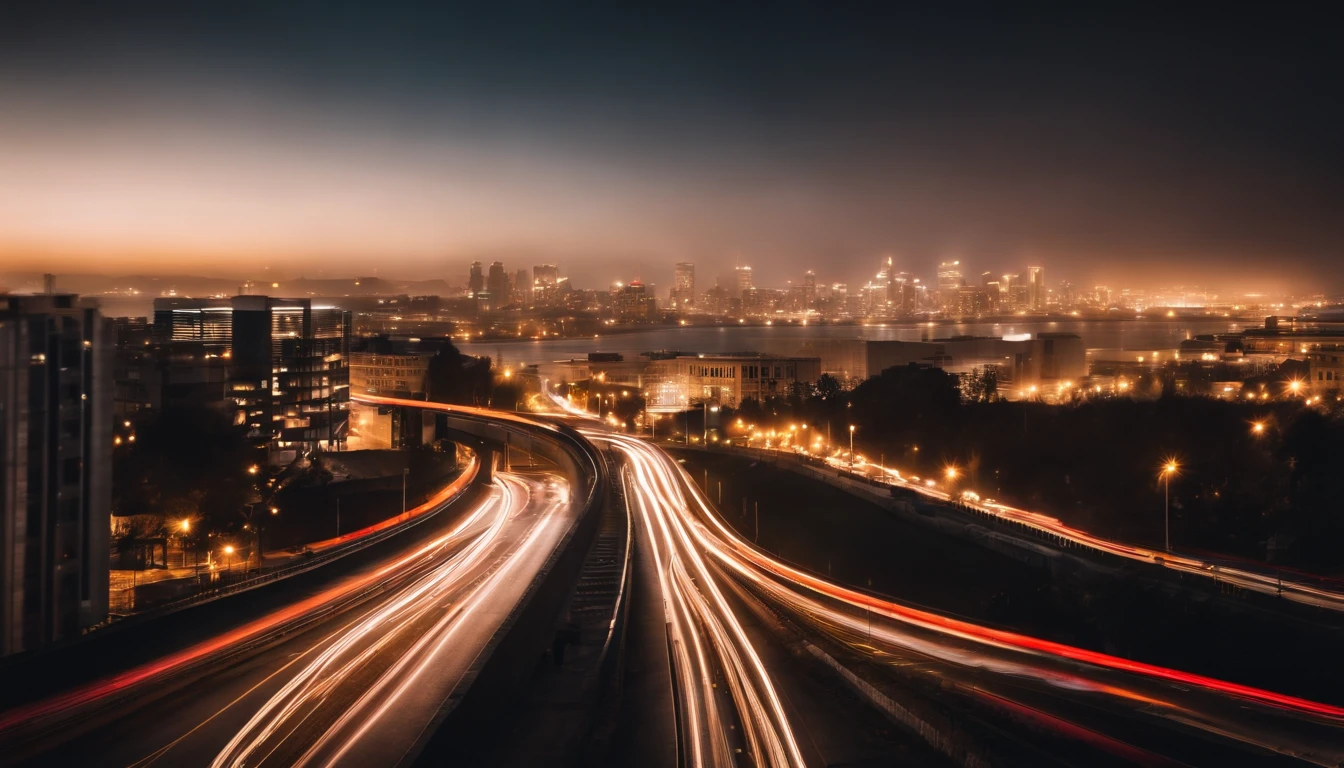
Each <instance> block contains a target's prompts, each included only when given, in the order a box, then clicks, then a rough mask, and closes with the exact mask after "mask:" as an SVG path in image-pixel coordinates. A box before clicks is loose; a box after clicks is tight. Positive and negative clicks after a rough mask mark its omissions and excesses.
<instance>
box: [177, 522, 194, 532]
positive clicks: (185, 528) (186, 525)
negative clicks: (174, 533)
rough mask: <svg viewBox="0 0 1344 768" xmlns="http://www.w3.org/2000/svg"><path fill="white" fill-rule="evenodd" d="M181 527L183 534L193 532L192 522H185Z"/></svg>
mask: <svg viewBox="0 0 1344 768" xmlns="http://www.w3.org/2000/svg"><path fill="white" fill-rule="evenodd" d="M179 527H180V528H181V529H182V532H183V533H187V532H188V531H190V530H191V521H190V520H183V521H182V523H181V524H180V526H179Z"/></svg>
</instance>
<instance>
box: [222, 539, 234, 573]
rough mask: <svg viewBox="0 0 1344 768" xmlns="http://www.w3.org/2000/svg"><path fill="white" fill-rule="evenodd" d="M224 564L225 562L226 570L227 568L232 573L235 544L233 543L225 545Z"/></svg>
mask: <svg viewBox="0 0 1344 768" xmlns="http://www.w3.org/2000/svg"><path fill="white" fill-rule="evenodd" d="M224 564H225V570H227V571H229V572H230V573H232V572H233V545H232V544H228V545H226V546H225V547H224Z"/></svg>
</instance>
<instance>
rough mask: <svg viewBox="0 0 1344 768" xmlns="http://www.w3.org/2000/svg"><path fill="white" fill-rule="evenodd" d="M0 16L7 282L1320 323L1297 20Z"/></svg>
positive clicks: (1338, 259) (1, 211)
mask: <svg viewBox="0 0 1344 768" xmlns="http://www.w3.org/2000/svg"><path fill="white" fill-rule="evenodd" d="M17 5H18V4H6V5H5V7H4V9H3V10H0V258H3V259H4V260H5V261H6V262H8V265H9V266H12V267H14V268H40V269H48V268H51V267H52V265H55V266H57V267H58V268H61V269H64V270H67V271H75V270H80V271H121V272H127V271H171V272H176V273H182V272H190V273H195V274H223V275H236V274H240V273H245V272H247V271H248V270H253V269H256V268H257V267H259V266H261V265H269V266H271V267H272V268H273V269H278V270H282V271H284V272H287V273H289V274H294V275H297V274H300V273H304V274H307V275H309V276H319V275H325V276H338V275H352V274H375V273H376V274H380V275H384V276H389V277H446V278H448V279H450V280H451V281H452V282H454V283H461V282H463V281H464V280H465V275H466V264H467V263H468V262H469V261H471V260H473V259H482V260H491V259H496V258H499V259H502V260H504V261H505V263H506V264H507V265H508V266H509V267H510V268H511V269H512V268H516V267H522V266H530V265H531V264H534V263H540V262H543V261H554V262H558V263H559V264H560V265H561V267H562V274H569V275H571V276H572V277H573V279H574V281H575V282H576V283H577V284H579V285H581V286H584V285H586V286H590V287H597V286H603V285H605V284H606V283H607V282H609V281H611V280H614V279H629V278H632V277H643V278H644V279H646V280H652V281H654V282H657V283H658V284H659V285H660V286H666V285H668V283H669V281H670V274H671V264H672V262H674V261H680V260H689V261H694V262H696V263H697V264H699V265H701V267H700V272H701V283H702V287H707V284H708V282H709V281H710V280H712V277H713V275H714V274H715V273H716V271H718V270H719V269H720V268H721V267H724V266H731V265H732V264H734V263H746V264H751V265H753V266H754V267H755V268H756V271H757V274H758V276H759V277H758V280H757V282H758V284H767V285H774V284H782V283H783V281H784V280H787V279H790V278H796V277H797V276H798V275H799V274H800V273H801V271H802V270H804V269H807V268H813V269H816V270H817V271H818V274H819V276H820V278H821V279H822V280H825V281H830V280H847V281H858V280H862V279H863V278H866V277H868V276H870V275H871V273H873V272H874V271H876V268H877V264H878V261H879V260H880V259H882V258H884V257H885V256H886V255H888V254H890V255H892V256H893V257H894V259H895V262H896V263H897V265H898V267H900V268H904V269H907V270H910V271H913V272H915V273H916V274H925V275H930V276H931V272H932V267H933V265H934V264H935V263H936V262H937V261H938V260H940V259H943V258H960V259H962V260H963V262H965V263H966V264H967V265H968V269H967V271H968V272H971V273H975V274H978V273H979V271H981V270H985V269H988V270H994V271H996V272H1002V271H1008V270H1011V271H1023V270H1024V268H1025V266H1026V264H1027V263H1028V262H1031V263H1042V264H1044V265H1046V268H1047V274H1048V276H1049V278H1050V279H1051V281H1052V282H1054V281H1056V280H1060V279H1071V280H1074V281H1076V282H1079V283H1082V284H1085V285H1091V284H1093V283H1097V282H1105V283H1108V284H1112V285H1116V284H1120V283H1125V282H1131V283H1149V284H1155V283H1168V284H1171V283H1177V282H1182V281H1184V282H1197V283H1200V284H1203V285H1210V286H1216V287H1224V288H1244V289H1247V290H1249V289H1253V288H1258V287H1262V286H1265V285H1270V286H1272V287H1277V288H1286V287H1292V288H1295V289H1311V288H1315V289H1318V290H1326V291H1332V292H1333V291H1338V290H1340V289H1344V250H1342V247H1344V161H1342V158H1341V150H1340V147H1341V137H1342V136H1344V93H1342V92H1341V91H1344V71H1342V70H1344V66H1342V65H1341V61H1344V57H1341V56H1339V55H1338V54H1337V51H1335V50H1332V46H1335V45H1336V37H1335V34H1334V30H1336V27H1335V25H1333V24H1332V23H1329V22H1328V20H1327V18H1326V17H1324V16H1313V13H1314V12H1312V11H1306V10H1293V9H1291V8H1286V7H1281V6H1279V5H1273V6H1268V5H1267V6H1265V7H1264V8H1263V9H1261V11H1260V14H1259V15H1249V14H1248V15H1239V16H1232V15H1227V14H1230V13H1232V12H1231V11H1228V10H1226V9H1216V10H1213V11H1210V12H1207V13H1203V14H1195V13H1188V14H1174V13H1170V12H1152V13H1149V14H1146V15H1136V14H1134V13H1133V11H1132V10H1131V11H1129V12H1126V13H1121V12H1118V11H1117V12H1115V13H1109V14H1108V13H1104V12H1099V11H1097V10H1096V9H1093V8H1087V9H1074V10H1069V11H1066V12H1064V13H1060V12H1058V11H1055V12H1044V11H1040V12H1023V11H1015V12H1012V13H1009V12H1007V11H1003V10H998V11H993V12H990V11H987V10H985V9H984V8H977V7H974V6H959V7H947V8H944V9H941V10H940V11H938V12H937V13H936V14H931V13H929V12H926V11H921V12H914V11H910V12H903V13H902V12H892V11H891V10H890V9H885V10H884V9H883V6H881V5H878V4H871V5H861V4H841V3H816V4H804V5H787V4H781V5H774V6H767V5H765V4H747V3H719V4H706V5H691V4H679V5H678V6H677V8H678V10H676V11H675V12H673V11H663V12H650V11H648V10H647V9H644V8H639V9H636V6H638V5H641V4H637V3H630V4H626V5H625V6H618V5H612V6H598V5H582V6H574V7H572V8H568V9H561V8H558V7H551V8H547V7H546V6H544V5H524V4H505V3H481V4H475V5H473V6H468V7H467V9H466V10H454V11H447V10H442V9H429V8H428V7H426V8H417V7H416V6H413V5H409V4H394V3H378V4H369V5H367V6H365V5H360V4H356V3H331V4H324V3H317V2H307V3H289V4H283V5H285V8H284V9H273V8H271V7H270V6H272V5H282V4H281V3H255V4H248V3H219V4H215V5H202V4H185V5H180V4H172V5H167V4H165V5H160V6H151V5H144V4H141V5H136V6H132V7H133V10H127V9H126V7H120V8H117V9H115V10H113V9H109V8H105V9H101V10H99V9H96V8H94V7H85V6H82V5H75V4H61V3H55V4H52V3H41V4H39V3H30V4H24V5H25V6H28V7H15V6H17ZM109 5H111V4H109ZM115 5H121V4H115ZM550 5H555V6H558V5H560V4H550ZM842 5H843V6H844V7H843V8H842V7H841V6H842ZM39 6H40V7H39ZM426 6H428V4H426Z"/></svg>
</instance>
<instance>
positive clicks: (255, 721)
mask: <svg viewBox="0 0 1344 768" xmlns="http://www.w3.org/2000/svg"><path fill="white" fill-rule="evenodd" d="M498 479H499V482H498V484H497V485H495V486H494V487H493V488H492V489H491V494H490V497H489V498H488V499H487V500H486V502H485V503H484V504H482V505H481V506H480V507H478V509H477V510H476V511H475V512H474V513H473V514H472V517H471V519H470V520H469V521H468V523H469V524H470V525H472V526H474V525H475V523H476V522H477V521H480V520H482V519H483V520H485V521H487V523H488V525H487V527H486V529H485V530H484V532H479V533H476V534H475V536H474V538H473V539H472V540H471V541H470V543H469V544H467V546H466V547H465V548H463V549H462V550H461V551H458V552H456V553H454V554H453V555H451V556H450V557H448V558H447V559H444V560H443V561H442V562H441V563H439V564H438V565H436V566H435V567H433V568H432V569H431V570H429V571H428V572H426V573H424V574H423V575H421V576H419V577H418V578H416V579H415V580H414V581H413V582H412V583H410V584H409V585H407V587H406V588H404V589H402V590H400V591H399V592H398V593H397V594H396V595H395V596H394V597H393V599H391V600H388V601H385V602H384V603H383V604H381V605H379V606H377V607H376V608H375V609H374V610H372V611H370V612H368V613H365V614H364V615H362V616H360V617H359V618H358V619H356V620H355V621H353V622H351V623H349V624H347V625H346V626H344V627H341V628H340V629H339V630H337V631H336V632H333V633H332V634H331V635H330V636H328V637H327V638H326V639H325V640H324V641H322V643H320V644H318V645H317V646H315V648H314V649H313V651H310V652H309V653H308V654H305V656H314V657H313V658H312V659H311V660H310V661H308V662H307V663H306V664H304V665H303V666H302V667H300V668H299V669H297V670H295V671H294V672H292V673H291V675H290V678H289V681H288V682H286V683H285V685H284V686H283V687H282V688H281V689H280V691H278V692H277V693H275V694H274V695H273V696H271V698H270V699H269V700H268V701H266V702H265V703H264V704H263V705H261V706H260V707H258V708H257V710H256V712H255V713H254V714H253V715H252V717H251V719H250V720H249V721H248V722H247V724H246V725H245V726H244V727H243V728H242V729H241V730H239V731H238V733H237V734H235V735H234V737H233V738H232V739H231V740H230V741H229V743H228V744H227V745H225V747H224V749H223V750H221V752H220V753H219V755H217V756H216V758H215V760H214V762H213V763H211V765H212V766H213V767H214V768H224V766H243V765H258V764H260V763H262V762H264V761H265V759H266V758H267V756H269V755H270V754H271V752H272V751H273V750H274V748H275V746H276V742H278V741H283V740H285V739H286V738H288V737H290V736H291V734H293V732H294V731H295V730H297V729H298V728H299V727H300V726H301V725H302V724H303V722H304V721H305V720H306V719H307V718H308V717H309V716H310V715H311V714H312V712H313V711H314V710H316V709H317V708H319V707H321V706H322V705H323V703H324V701H325V700H326V699H327V697H328V696H329V695H330V694H331V693H332V692H333V691H335V690H336V689H337V688H338V687H339V686H341V685H346V684H349V683H350V682H351V680H352V679H353V678H355V677H356V675H357V674H358V673H359V672H361V671H362V670H363V669H365V668H366V667H367V665H369V664H370V663H372V662H373V661H374V660H375V659H376V658H377V657H378V656H379V655H380V654H383V653H385V652H387V650H388V646H389V645H391V644H392V642H393V641H394V640H397V639H398V638H400V637H401V636H402V635H403V634H405V633H409V632H413V631H414V630H415V629H416V627H417V625H418V624H420V623H421V622H423V621H424V620H425V619H426V617H427V616H428V615H429V614H430V613H431V612H434V611H437V610H438V609H440V608H441V607H442V604H443V603H445V602H448V598H449V597H451V596H452V595H453V592H454V590H456V589H458V588H460V586H461V585H460V582H459V580H460V578H461V576H462V574H463V573H464V572H466V571H468V570H470V569H471V568H473V567H476V566H478V565H479V564H480V563H481V561H482V560H483V559H484V558H485V556H486V555H487V554H488V553H489V552H490V550H491V547H492V545H493V544H494V543H495V542H496V540H497V538H498V536H499V533H500V531H501V530H502V529H503V527H504V524H505V522H506V521H507V520H508V519H509V516H510V515H511V514H517V513H518V512H519V511H520V510H521V509H522V507H523V506H524V505H525V504H526V500H527V497H528V495H529V491H528V487H527V485H526V484H524V483H523V482H522V481H520V480H518V479H517V478H513V477H507V476H502V475H501V476H500V477H499V478H498ZM445 543H446V542H445ZM449 615H450V616H452V617H454V618H455V617H457V616H458V615H459V614H458V613H456V612H454V613H451V614H449ZM440 624H441V622H440ZM440 624H436V625H435V626H434V629H433V630H431V631H430V632H428V633H426V634H425V635H424V637H431V636H433V635H435V634H436V633H437V632H441V631H443V628H442V627H441V626H440ZM318 649H320V652H319V651H318ZM380 685H381V681H380ZM347 717H348V714H347ZM344 722H346V720H345V717H342V719H341V720H340V721H338V725H340V724H343V723H344ZM369 722H372V721H369ZM366 726H367V724H366ZM341 730H342V729H340V728H337V727H333V728H332V729H330V730H329V731H328V732H327V734H326V735H324V737H323V739H324V740H325V739H326V738H327V736H329V735H331V734H333V733H339V732H341ZM362 733H363V731H361V734H362ZM301 763H302V761H301V762H300V764H301Z"/></svg>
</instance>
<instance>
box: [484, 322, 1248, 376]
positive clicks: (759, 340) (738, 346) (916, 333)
mask: <svg viewBox="0 0 1344 768" xmlns="http://www.w3.org/2000/svg"><path fill="white" fill-rule="evenodd" d="M1255 325H1258V324H1255ZM1245 327H1246V323H1244V322H1241V323H1238V322H1233V321H1230V320H1129V321H1094V320H1030V321H1022V322H1004V323H957V324H950V325H937V326H933V327H930V326H928V325H926V324H921V323H900V324H898V323H887V324H885V325H866V326H861V325H844V326H841V325H808V326H743V327H728V326H723V327H716V328H682V327H670V328H659V329H657V330H651V331H641V332H639V333H625V334H610V335H603V336H602V337H600V338H596V339H592V338H588V339H557V340H547V341H523V342H502V343H501V342H481V343H473V344H466V345H464V347H463V351H464V352H466V353H468V354H473V355H489V356H491V357H493V358H495V359H496V360H497V361H500V362H501V363H504V364H508V365H520V364H521V365H526V364H531V363H541V362H549V361H554V360H567V359H570V358H576V357H585V356H586V355H587V354H588V353H589V352H619V353H621V354H622V355H625V357H626V359H632V358H634V357H636V356H638V355H639V353H641V352H648V351H650V350H662V349H666V350H680V351H682V352H687V353H693V352H694V353H698V352H703V353H721V352H769V353H774V354H781V355H791V354H798V353H800V352H802V351H803V349H804V346H805V345H806V344H807V343H808V342H813V341H821V340H827V339H859V338H864V339H898V340H902V341H920V340H922V339H929V338H947V337H948V336H1008V335H1012V334H1021V333H1032V334H1035V333H1076V334H1078V335H1079V336H1081V337H1082V338H1083V344H1084V345H1086V347H1087V349H1088V350H1089V352H1091V351H1096V350H1108V351H1109V350H1135V351H1154V350H1156V351H1165V350H1171V349H1176V348H1177V347H1178V346H1179V345H1180V343H1181V341H1182V340H1183V339H1186V338H1189V337H1191V336H1195V335H1197V334H1203V333H1226V332H1229V331H1238V330H1242V329H1243V328H1245Z"/></svg>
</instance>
